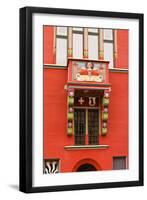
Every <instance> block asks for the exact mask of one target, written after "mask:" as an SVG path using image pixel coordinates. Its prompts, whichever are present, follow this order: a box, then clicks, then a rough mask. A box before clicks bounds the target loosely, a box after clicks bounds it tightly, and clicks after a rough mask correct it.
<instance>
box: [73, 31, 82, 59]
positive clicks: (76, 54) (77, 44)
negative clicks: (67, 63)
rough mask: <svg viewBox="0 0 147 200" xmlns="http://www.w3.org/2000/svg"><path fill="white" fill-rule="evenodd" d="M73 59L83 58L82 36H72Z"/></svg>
mask: <svg viewBox="0 0 147 200" xmlns="http://www.w3.org/2000/svg"><path fill="white" fill-rule="evenodd" d="M73 58H83V34H75V33H74V34H73Z"/></svg>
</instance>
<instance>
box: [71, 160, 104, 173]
mask: <svg viewBox="0 0 147 200" xmlns="http://www.w3.org/2000/svg"><path fill="white" fill-rule="evenodd" d="M86 165H87V167H88V166H89V169H91V170H86ZM90 166H91V168H90ZM80 167H81V169H82V167H83V169H84V167H85V170H84V171H99V170H101V167H100V165H99V164H98V163H97V162H96V161H95V160H93V159H91V158H86V159H82V160H79V161H78V162H77V163H76V164H75V166H74V167H73V170H72V171H73V172H77V171H80ZM92 168H93V170H92Z"/></svg>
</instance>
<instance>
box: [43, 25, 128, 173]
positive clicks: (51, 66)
mask: <svg viewBox="0 0 147 200" xmlns="http://www.w3.org/2000/svg"><path fill="white" fill-rule="evenodd" d="M43 35H44V44H43V46H44V61H43V62H44V173H47V174H48V173H58V172H61V173H62V172H77V171H98V170H113V169H114V170H115V169H127V168H129V163H128V156H129V155H128V30H111V29H100V28H77V27H54V26H44V27H43Z"/></svg>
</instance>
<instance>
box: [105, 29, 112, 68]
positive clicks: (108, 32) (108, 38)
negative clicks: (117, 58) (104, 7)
mask: <svg viewBox="0 0 147 200" xmlns="http://www.w3.org/2000/svg"><path fill="white" fill-rule="evenodd" d="M113 52H114V51H113V30H112V29H104V60H106V61H109V68H113V65H114V62H113Z"/></svg>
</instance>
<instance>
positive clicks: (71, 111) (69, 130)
mask: <svg viewBox="0 0 147 200" xmlns="http://www.w3.org/2000/svg"><path fill="white" fill-rule="evenodd" d="M73 105H74V89H68V96H67V120H68V123H67V134H68V135H69V136H72V134H73V118H74V109H73Z"/></svg>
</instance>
